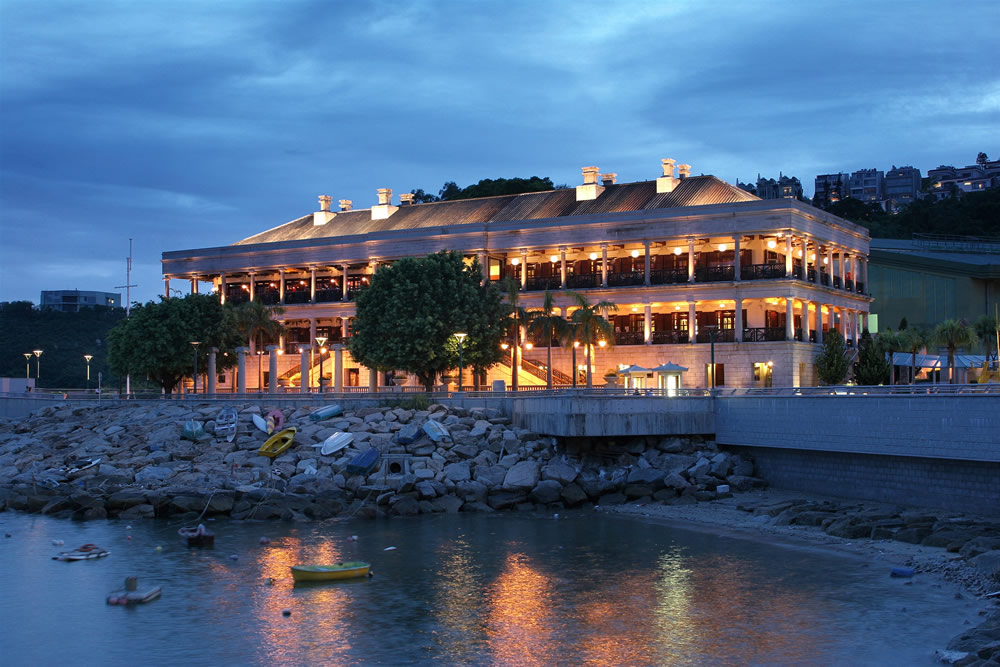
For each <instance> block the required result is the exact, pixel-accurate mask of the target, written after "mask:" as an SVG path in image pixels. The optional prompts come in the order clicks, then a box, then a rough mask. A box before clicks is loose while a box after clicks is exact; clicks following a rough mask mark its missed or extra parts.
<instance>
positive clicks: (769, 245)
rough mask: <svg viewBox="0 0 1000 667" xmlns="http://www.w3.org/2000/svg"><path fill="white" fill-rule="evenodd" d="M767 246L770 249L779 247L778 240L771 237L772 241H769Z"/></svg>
mask: <svg viewBox="0 0 1000 667" xmlns="http://www.w3.org/2000/svg"><path fill="white" fill-rule="evenodd" d="M767 247H768V249H770V250H774V249H775V248H777V247H778V242H777V241H775V240H774V239H771V240H770V241H768V242H767Z"/></svg>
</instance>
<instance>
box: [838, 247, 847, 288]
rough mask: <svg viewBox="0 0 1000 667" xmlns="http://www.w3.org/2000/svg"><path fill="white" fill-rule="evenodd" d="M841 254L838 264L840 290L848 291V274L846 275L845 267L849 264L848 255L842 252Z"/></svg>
mask: <svg viewBox="0 0 1000 667" xmlns="http://www.w3.org/2000/svg"><path fill="white" fill-rule="evenodd" d="M839 254H840V257H839V258H838V260H839V261H838V263H839V264H840V289H846V288H847V285H846V281H847V273H845V271H846V269H845V268H844V266H845V265H846V263H847V253H845V252H844V251H843V250H841V251H840V253H839Z"/></svg>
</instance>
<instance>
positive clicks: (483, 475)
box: [473, 465, 507, 488]
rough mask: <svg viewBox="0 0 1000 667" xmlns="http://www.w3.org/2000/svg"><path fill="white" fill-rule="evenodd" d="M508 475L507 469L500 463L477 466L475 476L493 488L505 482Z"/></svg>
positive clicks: (477, 479)
mask: <svg viewBox="0 0 1000 667" xmlns="http://www.w3.org/2000/svg"><path fill="white" fill-rule="evenodd" d="M506 477H507V469H506V468H504V467H503V466H500V465H492V466H491V465H483V466H476V473H475V475H474V476H473V479H475V480H476V481H478V482H482V483H483V484H485V485H486V486H488V487H490V488H493V487H495V486H500V485H501V484H503V481H504V479H505V478H506Z"/></svg>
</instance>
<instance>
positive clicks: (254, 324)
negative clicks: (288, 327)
mask: <svg viewBox="0 0 1000 667" xmlns="http://www.w3.org/2000/svg"><path fill="white" fill-rule="evenodd" d="M284 312H285V309H284V308H279V307H277V306H265V305H264V304H263V303H262V302H261V301H260V300H254V301H245V302H243V303H241V304H239V305H236V306H233V316H234V317H235V323H236V330H237V331H238V332H239V333H240V335H241V336H243V338H244V339H245V340H246V341H247V343H248V344H249V345H250V346H251V347H254V344H255V343H256V347H260V345H261V343H262V340H263V338H264V337H265V336H266V337H267V338H269V339H271V340H274V339H277V338H278V337H279V336H281V335H282V334H283V333H284V332H285V327H284V326H283V325H282V324H281V323H280V322H278V321H277V320H276V319H274V318H275V317H276V316H279V315H282V314H284ZM310 342H311V341H310Z"/></svg>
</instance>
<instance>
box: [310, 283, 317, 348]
mask: <svg viewBox="0 0 1000 667" xmlns="http://www.w3.org/2000/svg"><path fill="white" fill-rule="evenodd" d="M309 303H316V269H314V268H312V267H310V269H309ZM310 342H312V340H311V339H310Z"/></svg>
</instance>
